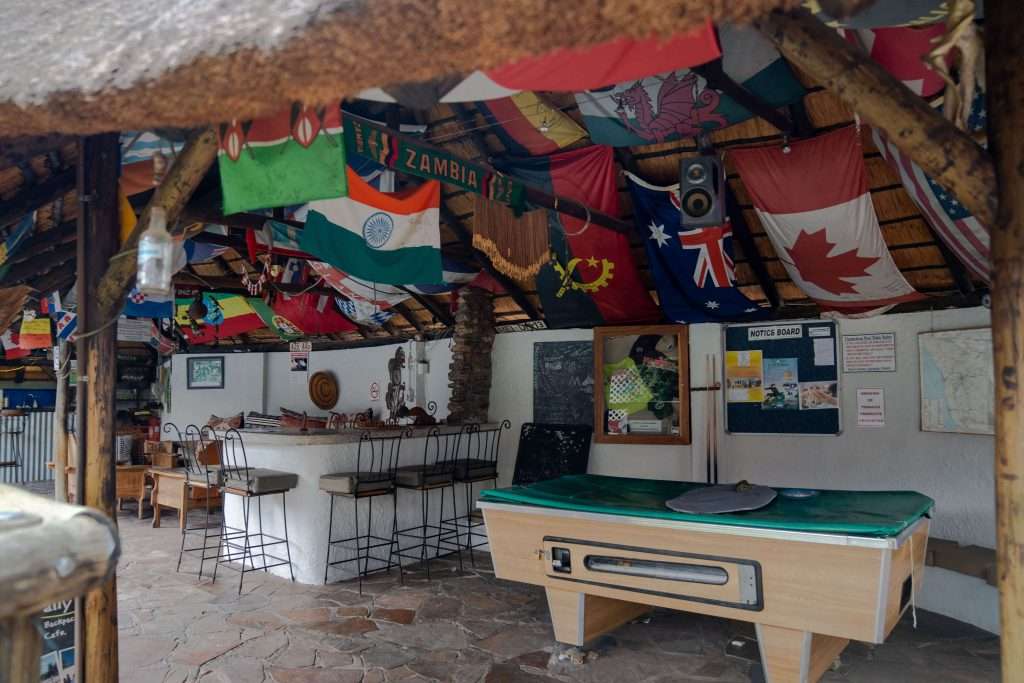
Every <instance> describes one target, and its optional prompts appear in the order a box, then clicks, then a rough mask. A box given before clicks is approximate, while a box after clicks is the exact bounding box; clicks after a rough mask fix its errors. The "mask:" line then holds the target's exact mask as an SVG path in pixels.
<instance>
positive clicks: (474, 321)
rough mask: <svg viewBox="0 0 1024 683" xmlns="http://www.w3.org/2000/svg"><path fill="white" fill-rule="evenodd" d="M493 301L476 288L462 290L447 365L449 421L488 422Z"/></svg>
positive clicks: (462, 422) (487, 294)
mask: <svg viewBox="0 0 1024 683" xmlns="http://www.w3.org/2000/svg"><path fill="white" fill-rule="evenodd" d="M492 346H494V298H493V297H492V296H491V293H490V292H488V291H486V290H483V289H479V288H477V287H463V288H462V289H461V290H460V291H459V306H458V310H457V311H456V312H455V337H454V344H453V346H452V362H451V365H449V366H448V387H449V388H450V390H451V398H450V399H449V401H448V422H449V423H451V424H466V423H470V422H479V423H483V422H487V409H488V407H489V406H490V402H491V347H492Z"/></svg>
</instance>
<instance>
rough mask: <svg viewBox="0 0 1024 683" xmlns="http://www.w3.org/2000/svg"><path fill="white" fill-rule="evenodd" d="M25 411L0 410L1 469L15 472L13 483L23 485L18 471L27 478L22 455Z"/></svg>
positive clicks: (13, 409)
mask: <svg viewBox="0 0 1024 683" xmlns="http://www.w3.org/2000/svg"><path fill="white" fill-rule="evenodd" d="M25 418H26V413H25V411H24V410H18V409H15V408H4V409H3V410H0V440H2V441H0V448H2V450H0V469H10V470H12V471H14V473H15V474H14V475H13V476H14V479H13V480H12V482H13V483H15V484H18V483H21V479H20V478H19V477H18V474H17V472H18V470H19V469H20V470H21V476H22V477H24V476H25V468H24V465H23V462H22V455H21V435H22V434H23V433H24V432H25Z"/></svg>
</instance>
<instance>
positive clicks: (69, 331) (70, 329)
mask: <svg viewBox="0 0 1024 683" xmlns="http://www.w3.org/2000/svg"><path fill="white" fill-rule="evenodd" d="M77 329H78V315H76V314H75V313H72V312H71V311H62V312H61V314H60V315H59V316H58V317H57V339H58V340H60V341H73V340H74V335H75V330H77Z"/></svg>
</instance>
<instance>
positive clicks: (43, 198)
mask: <svg viewBox="0 0 1024 683" xmlns="http://www.w3.org/2000/svg"><path fill="white" fill-rule="evenodd" d="M74 187H75V169H73V168H69V169H66V170H63V171H59V172H58V173H56V174H54V175H52V176H51V177H49V178H47V179H46V180H44V181H43V182H41V183H36V184H34V185H30V186H29V187H27V188H25V189H24V190H22V191H21V192H20V193H18V195H17V196H15V197H13V198H12V199H10V200H8V201H6V202H4V203H3V204H2V205H0V227H3V226H7V225H10V224H11V223H14V222H15V221H18V220H20V219H21V217H22V216H24V215H25V214H27V213H31V212H32V211H35V210H36V209H38V208H40V207H42V206H44V205H46V204H49V203H50V202H52V201H53V200H55V199H57V198H59V197H63V196H64V195H65V194H67V193H68V192H70V191H71V190H73V189H74Z"/></svg>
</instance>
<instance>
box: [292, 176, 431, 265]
mask: <svg viewBox="0 0 1024 683" xmlns="http://www.w3.org/2000/svg"><path fill="white" fill-rule="evenodd" d="M440 206H441V183H440V182H438V181H436V180H430V181H427V182H425V183H423V184H422V185H420V186H419V187H413V188H410V189H408V190H404V191H402V192H396V193H394V194H388V193H385V192H379V191H377V190H375V189H374V188H373V187H372V186H370V184H369V183H367V182H366V181H364V180H363V179H362V178H360V177H359V176H358V175H357V174H356V173H355V172H354V171H352V170H351V169H349V171H348V196H347V197H341V198H340V199H331V200H327V201H318V202H310V203H309V205H308V206H307V207H306V210H305V212H303V211H302V210H299V211H297V212H296V217H297V218H298V219H299V220H303V218H305V221H306V227H305V229H304V230H303V231H302V236H301V238H300V239H299V248H300V249H302V251H304V252H306V253H307V254H312V255H313V256H315V257H317V258H318V259H319V260H321V261H326V262H327V263H329V264H331V265H333V266H337V267H338V268H341V269H342V270H344V271H345V272H347V273H350V274H351V275H355V276H356V277H360V278H365V279H369V280H373V281H374V282H383V283H387V284H395V285H402V284H411V283H421V282H422V283H430V284H443V283H444V277H443V271H442V268H441V230H440V220H441V217H440V216H441V214H440ZM303 213H305V216H303Z"/></svg>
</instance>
